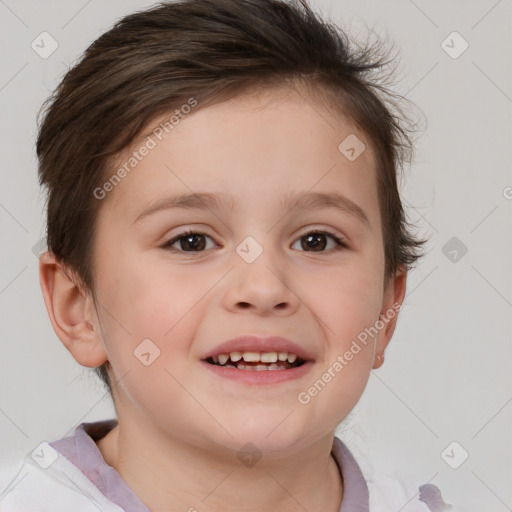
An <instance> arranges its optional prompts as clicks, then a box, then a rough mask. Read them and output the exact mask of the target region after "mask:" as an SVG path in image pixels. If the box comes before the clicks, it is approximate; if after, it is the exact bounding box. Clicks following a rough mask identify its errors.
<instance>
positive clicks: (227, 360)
mask: <svg viewBox="0 0 512 512" xmlns="http://www.w3.org/2000/svg"><path fill="white" fill-rule="evenodd" d="M205 361H206V362H207V363H209V364H212V365H215V366H220V367H223V368H236V369H237V370H244V371H253V372H254V371H256V372H261V371H273V370H290V369H291V368H298V367H299V366H302V365H303V364H305V363H306V361H305V360H304V359H301V358H300V357H298V356H297V355H296V354H292V353H289V352H229V353H225V354H218V355H217V356H211V357H208V358H206V359H205Z"/></svg>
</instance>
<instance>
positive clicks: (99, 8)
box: [0, 0, 512, 512]
mask: <svg viewBox="0 0 512 512" xmlns="http://www.w3.org/2000/svg"><path fill="white" fill-rule="evenodd" d="M152 3H153V2H149V1H147V2H146V1H141V0H113V1H109V2H101V1H99V0H89V1H88V2H86V1H83V0H72V1H69V0H68V1H64V0H60V1H45V2H41V1H35V0H34V1H28V0H24V1H15V0H0V43H1V55H2V67H1V69H0V109H1V114H2V115H1V118H0V129H1V136H0V155H1V158H2V165H0V173H1V179H0V184H1V185H0V230H1V241H2V243H1V248H0V256H1V267H0V315H1V316H0V325H1V329H2V336H1V340H0V343H1V354H2V356H1V357H0V376H1V384H2V385H1V388H0V432H1V439H2V443H1V448H0V449H1V452H0V456H1V461H2V465H5V464H7V463H9V462H11V461H17V460H18V459H19V458H20V457H21V456H22V455H24V454H25V453H26V452H28V451H30V450H32V449H33V448H34V447H35V446H37V444H39V442H40V441H42V440H48V441H51V440H54V439H57V438H59V437H62V436H64V435H66V434H67V433H69V432H70V430H72V429H73V428H74V426H76V425H77V424H78V423H80V422H82V421H95V420H98V419H103V418H107V417H112V416H113V414H114V412H113V407H112V404H111V402H110V399H109V398H108V397H107V396H106V394H105V392H104V391H103V389H102V388H101V386H100V384H99V381H97V379H96V377H95V376H94V375H92V374H91V370H89V369H85V368H81V367H79V366H78V364H77V363H76V362H75V361H74V359H72V357H71V356H70V355H69V354H68V352H67V351H66V349H65V348H64V347H63V345H62V344H61V342H60V341H59V340H58V338H57V337H56V335H55V334H54V332H53V330H52V327H51V325H50V322H49V319H48V317H47V313H46V310H45V307H44V303H43V299H42V295H41V292H40V288H39V280H38V279H39V278H38V265H37V264H38V262H37V258H36V257H35V255H34V254H33V250H32V249H33V246H34V245H35V244H36V243H37V242H38V240H40V239H41V237H42V235H43V234H44V225H43V224H44V220H43V218H44V216H43V206H44V204H43V199H42V196H41V194H40V191H39V188H38V183H37V176H36V168H37V166H36V159H35V150H34V139H35V133H36V124H35V116H36V113H37V111H38V109H39V108H40V106H41V104H42V102H43V101H44V99H46V97H47V96H48V94H49V92H50V91H51V90H53V89H54V88H55V87H56V85H57V84H58V82H59V80H60V78H61V77H62V75H63V73H64V72H65V71H66V69H67V68H68V66H70V65H71V64H72V63H73V62H74V61H75V59H77V58H78V57H79V56H80V54H81V53H82V52H83V50H85V48H86V47H87V45H88V44H89V43H90V42H92V41H93V40H94V39H95V38H96V37H98V36H99V35H100V34H101V33H103V32H104V31H105V30H106V29H108V28H109V27H110V26H111V25H112V23H113V22H114V21H115V20H117V19H118V18H120V17H121V16H123V15H125V14H127V13H130V12H133V11H135V10H139V9H142V8H144V7H146V6H149V5H151V4H152ZM312 5H313V6H314V7H315V8H316V10H318V11H320V12H322V13H323V14H325V15H327V16H331V17H332V18H334V19H335V20H336V21H337V22H338V23H339V24H340V25H341V26H342V27H344V28H347V29H349V30H351V31H352V32H353V33H357V32H358V30H359V28H358V27H360V26H362V24H363V23H366V24H367V25H369V26H370V27H373V28H374V30H375V31H376V32H377V33H379V34H382V36H383V37H385V36H386V34H387V37H388V38H389V39H390V40H391V41H393V42H394V43H395V45H396V47H397V48H398V49H399V51H400V55H401V63H400V68H399V75H400V76H401V77H402V78H401V79H400V81H399V84H398V88H397V92H399V93H401V94H403V95H404V96H406V97H407V98H408V99H410V100H412V101H413V102H414V103H415V104H416V105H418V107H419V108H421V110H422V111H423V113H424V114H425V117H426V119H427V126H426V130H425V133H424V134H423V136H422V137H421V138H420V139H419V141H418V144H417V148H418V149H417V154H416V160H415V162H414V164H413V165H412V167H411V168H410V169H408V170H407V175H406V176H407V177H406V181H405V182H403V184H402V190H403V197H404V200H405V203H406V204H407V205H410V206H409V208H408V214H409V218H410V220H411V221H412V222H415V223H416V225H417V226H418V233H419V234H420V235H421V236H424V235H428V236H430V237H431V241H430V243H429V245H428V254H427V256H426V257H425V258H424V259H423V260H422V262H421V264H420V265H419V266H418V268H417V269H415V270H413V271H412V272H411V273H410V275H409V280H408V293H407V296H406V299H405V302H404V309H403V310H402V313H401V316H400V319H399V322H398V327H397V330H396V332H395V335H394V338H393V340H392V342H391V344H390V346H389V348H388V350H387V351H386V361H385V364H384V366H383V367H382V368H381V369H379V370H376V371H373V372H372V375H371V376H370V381H369V384H368V387H367V389H366V391H365V393H364V395H363V397H362V399H361V401H360V402H359V404H358V405H357V406H356V408H355V409H354V411H353V413H352V414H351V415H350V416H349V418H348V419H347V421H346V422H345V423H344V424H343V425H342V426H341V427H340V429H339V435H340V436H341V437H342V438H343V439H344V440H346V442H347V443H348V444H349V446H350V447H351V449H352V451H353V453H354V455H355V456H356V458H357V459H358V460H359V461H360V463H361V465H362V466H363V468H364V467H365V464H366V462H365V461H367V460H368V461H371V462H372V464H380V465H381V466H382V468H384V469H387V470H389V471H390V472H391V471H394V470H395V469H396V470H397V471H398V472H399V473H400V474H404V475H407V476H408V478H409V479H411V480H415V479H416V480H418V481H420V482H422V483H427V482H432V483H434V484H436V485H437V486H438V487H440V488H441V489H442V490H443V493H444V498H445V500H446V501H448V502H454V503H459V504H460V505H461V507H462V508H463V510H475V511H476V510H484V509H485V510H488V511H494V512H502V511H503V512H505V511H506V510H512V487H511V486H510V482H511V481H512V480H511V479H512V467H511V464H512V462H511V461H512V446H511V442H510V432H512V404H511V403H510V402H511V401H512V385H511V384H512V376H511V373H512V372H511V353H512V343H511V331H512V329H511V327H512V326H511V324H512V320H511V319H512V315H511V313H512V279H511V277H512V272H511V270H510V269H511V262H512V254H511V253H512V251H511V248H512V229H511V219H512V215H511V214H512V173H511V170H510V169H511V164H512V157H511V151H512V149H511V148H512V144H511V142H512V138H511V122H510V121H511V112H512V83H511V76H512V73H511V63H512V36H511V32H512V31H511V29H512V22H511V21H512V16H511V14H512V5H511V1H510V0H500V1H496V0H481V1H475V0H473V1H451V2H446V1H444V0H435V1H429V2H427V1H426V0H415V1H414V2H413V1H412V0H385V1H382V0H381V1H377V0H374V1H368V0H365V1H361V0H359V1H355V0H350V1H349V0H312ZM43 31H47V32H48V33H50V34H51V36H52V37H53V38H54V39H55V40H56V41H57V42H58V45H59V46H58V49H57V50H56V51H55V52H54V53H53V54H52V55H51V56H50V57H49V58H47V59H43V58H41V57H40V56H39V55H38V54H37V53H36V52H35V51H34V50H33V49H32V48H31V43H32V41H33V40H35V39H36V38H37V37H38V36H39V34H41V32H43ZM453 31H457V32H458V33H459V34H460V35H461V36H462V37H463V38H464V39H465V40H466V41H467V42H468V44H469V47H468V49H467V50H466V51H465V52H464V53H462V54H461V55H460V56H458V57H457V58H452V57H451V56H450V55H448V54H447V53H446V51H445V50H444V49H443V46H442V42H443V41H444V40H445V39H446V38H447V36H448V35H449V34H451V33H452V32H453ZM448 44H450V45H451V46H453V47H454V48H453V49H452V51H458V50H459V49H460V48H461V46H460V41H458V40H456V39H455V40H454V42H453V43H451V42H450V39H448ZM454 237H455V239H454V240H452V239H453V238H454ZM447 244H448V245H447ZM462 244H463V246H465V247H466V248H467V253H466V254H462V251H461V250H460V249H461V247H463V246H462ZM453 249H455V250H457V251H458V252H457V257H456V258H455V259H454V254H455V253H453V252H452V253H451V254H450V251H452V250H453ZM453 441H456V442H457V443H458V445H457V446H455V448H454V449H453V451H452V450H451V449H449V450H448V452H447V453H448V455H446V454H445V456H444V458H443V457H442V453H443V451H444V450H445V448H446V447H447V446H448V445H450V443H452V442H453ZM462 450H466V451H467V452H468V453H469V458H468V459H467V460H466V461H465V462H464V463H463V464H462V465H460V467H459V468H458V469H453V468H452V467H450V466H449V464H448V463H447V462H445V459H446V460H448V461H449V462H450V463H451V464H452V465H455V464H456V463H457V461H458V460H460V459H459V458H460V456H461V453H463V452H462ZM411 498H412V496H411ZM404 505H405V504H404ZM403 510H404V511H406V510H407V507H405V508H404V509H403Z"/></svg>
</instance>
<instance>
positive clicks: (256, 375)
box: [201, 361, 313, 385]
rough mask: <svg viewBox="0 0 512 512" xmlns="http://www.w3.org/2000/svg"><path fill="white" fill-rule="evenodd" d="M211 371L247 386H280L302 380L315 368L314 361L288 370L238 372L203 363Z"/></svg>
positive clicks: (234, 369)
mask: <svg viewBox="0 0 512 512" xmlns="http://www.w3.org/2000/svg"><path fill="white" fill-rule="evenodd" d="M201 363H202V364H203V365H205V366H206V367H207V368H208V369H209V370H210V371H212V372H214V373H215V374H216V375H218V376H219V377H224V378H225V379H231V380H236V381H239V382H245V383H246V384H259V385H262V384H279V383H280V382H287V381H289V380H295V379H300V378H301V377H304V375H306V373H308V372H309V370H310V369H311V367H312V366H313V361H307V362H306V363H304V364H302V365H301V366H297V367H295V368H290V369H288V370H261V371H256V370H238V369H236V368H225V367H223V366H218V365H215V364H210V363H207V362H206V361H201Z"/></svg>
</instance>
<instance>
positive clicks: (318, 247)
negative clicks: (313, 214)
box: [297, 230, 348, 252]
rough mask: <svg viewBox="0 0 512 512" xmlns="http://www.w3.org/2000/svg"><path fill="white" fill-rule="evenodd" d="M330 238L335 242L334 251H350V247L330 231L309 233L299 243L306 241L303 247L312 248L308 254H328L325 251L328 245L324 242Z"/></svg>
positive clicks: (302, 244)
mask: <svg viewBox="0 0 512 512" xmlns="http://www.w3.org/2000/svg"><path fill="white" fill-rule="evenodd" d="M328 238H330V239H331V240H334V249H333V250H334V251H341V250H343V249H348V245H347V244H346V243H345V242H344V241H343V240H342V239H341V238H340V237H338V236H337V235H336V234H335V233H331V232H330V231H316V230H312V231H308V232H307V233H305V234H304V235H302V236H301V237H300V238H299V239H298V240H297V241H301V240H304V243H301V247H303V248H304V247H308V248H312V250H311V251H306V252H326V251H325V250H324V249H325V247H326V245H328V244H327V242H325V241H324V240H325V239H328Z"/></svg>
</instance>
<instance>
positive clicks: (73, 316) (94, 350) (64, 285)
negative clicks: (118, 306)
mask: <svg viewBox="0 0 512 512" xmlns="http://www.w3.org/2000/svg"><path fill="white" fill-rule="evenodd" d="M39 279H40V283H41V290H42V292H43V298H44V302H45V305H46V310H47V311H48V315H49V317H50V321H51V323H52V326H53V329H54V331H55V333H56V334H57V336H58V337H59V339H60V340H61V341H62V343H63V344H64V346H65V347H66V348H67V349H68V350H69V352H70V353H71V355H72V356H73V357H74V358H75V360H76V361H77V362H78V363H79V364H81V365H82V366H87V367H90V368H94V367H97V366H100V365H102V364H103V363H104V362H105V361H107V354H106V351H105V348H104V345H103V341H102V339H101V335H100V333H99V330H98V329H97V328H96V327H95V325H94V322H93V321H92V320H91V318H90V316H91V315H90V311H91V302H92V297H91V295H90V294H88V293H85V292H83V291H82V290H80V288H79V286H78V283H77V282H76V279H73V277H72V274H71V272H68V271H67V269H66V268H65V266H64V265H63V264H62V263H61V262H59V261H58V260H57V258H56V257H55V256H54V255H53V254H52V253H50V252H48V251H46V252H45V253H43V254H41V256H40V258H39ZM93 309H94V308H93Z"/></svg>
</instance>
